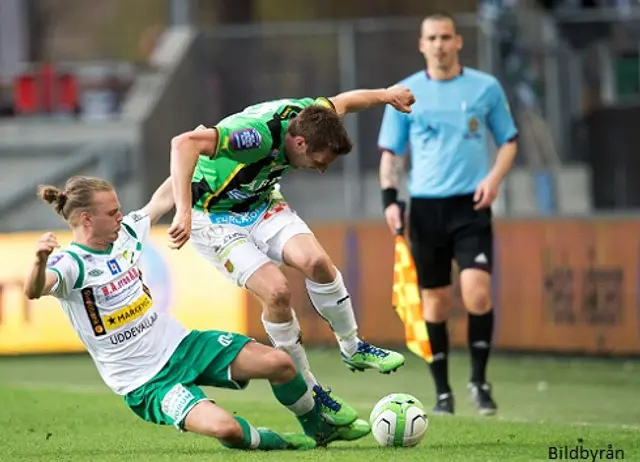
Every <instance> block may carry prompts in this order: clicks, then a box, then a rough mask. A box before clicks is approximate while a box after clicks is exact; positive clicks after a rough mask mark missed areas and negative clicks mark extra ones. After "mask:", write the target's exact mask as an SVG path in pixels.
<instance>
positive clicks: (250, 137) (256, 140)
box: [229, 128, 262, 151]
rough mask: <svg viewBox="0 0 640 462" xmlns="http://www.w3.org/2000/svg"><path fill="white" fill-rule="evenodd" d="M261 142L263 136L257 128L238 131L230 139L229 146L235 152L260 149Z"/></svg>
mask: <svg viewBox="0 0 640 462" xmlns="http://www.w3.org/2000/svg"><path fill="white" fill-rule="evenodd" d="M261 142H262V135H260V132H259V131H258V130H256V129H255V128H245V129H243V130H237V131H235V132H233V133H231V136H230V137H229V144H230V146H231V149H233V150H234V151H243V150H246V149H256V148H259V147H260V143H261Z"/></svg>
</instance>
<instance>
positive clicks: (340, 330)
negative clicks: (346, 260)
mask: <svg viewBox="0 0 640 462" xmlns="http://www.w3.org/2000/svg"><path fill="white" fill-rule="evenodd" d="M336 273H337V276H336V279H335V280H334V281H333V282H330V283H329V284H318V283H316V282H313V281H311V280H310V279H307V280H306V286H307V292H308V294H309V298H310V299H311V303H312V304H313V306H314V307H315V309H316V310H317V311H318V313H319V314H320V316H322V317H323V318H324V319H325V320H326V321H327V322H328V323H329V325H330V326H331V329H332V330H333V332H334V333H335V336H336V338H337V339H338V343H339V344H340V349H341V350H342V352H343V353H344V354H345V355H346V356H347V357H350V356H352V355H353V354H354V353H355V352H356V350H357V349H358V342H359V339H358V326H357V324H356V318H355V315H354V313H353V307H352V305H351V297H350V296H349V292H347V288H346V287H345V285H344V281H343V279H342V274H340V271H338V270H337V268H336Z"/></svg>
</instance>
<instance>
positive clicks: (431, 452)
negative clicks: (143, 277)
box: [0, 349, 640, 462]
mask: <svg viewBox="0 0 640 462" xmlns="http://www.w3.org/2000/svg"><path fill="white" fill-rule="evenodd" d="M309 356H310V361H311V364H312V368H313V370H314V372H315V373H316V375H317V376H318V377H319V379H321V380H322V381H323V382H324V383H325V384H326V385H328V386H331V387H332V388H333V390H334V391H335V392H336V393H337V394H338V395H339V396H341V397H343V398H344V399H346V400H347V401H349V402H350V403H351V404H352V405H353V406H354V407H356V408H357V409H358V410H359V411H360V412H361V416H362V417H364V418H368V415H369V412H370V411H371V409H372V407H373V406H374V404H375V403H376V402H377V400H378V399H380V398H382V397H383V396H385V395H387V394H389V393H393V392H406V393H411V394H413V395H415V396H416V397H417V398H418V399H420V400H422V402H423V403H424V404H425V406H426V407H427V410H429V409H430V408H431V407H432V405H433V392H432V386H431V379H430V377H429V375H428V371H427V368H426V365H425V364H424V363H423V362H421V361H420V360H419V359H418V358H416V357H415V356H413V355H411V354H410V353H407V364H406V366H405V367H403V368H402V369H400V370H399V371H398V373H396V374H393V375H391V376H384V375H380V374H377V373H374V372H367V373H357V374H354V373H351V372H350V371H348V370H347V369H346V368H345V367H344V366H343V365H342V363H341V362H340V360H339V357H338V351H337V349H336V350H315V351H311V352H310V354H309ZM450 363H451V377H452V381H453V385H454V391H455V393H456V398H457V410H458V413H457V415H456V416H455V417H432V416H429V428H428V430H427V434H426V437H425V439H424V441H423V442H422V443H421V444H420V445H419V446H417V447H415V448H408V449H402V448H400V449H390V448H379V447H378V446H377V445H376V443H375V441H374V439H373V437H372V436H368V437H366V438H364V439H362V440H360V441H356V442H353V443H337V444H332V445H330V446H329V447H328V448H320V449H316V450H313V451H307V452H271V453H264V452H236V451H231V450H228V449H225V448H223V447H222V446H220V445H219V444H218V443H217V442H216V441H214V440H211V439H207V438H203V437H199V436H197V435H191V434H181V433H179V432H178V431H176V430H175V429H173V428H170V427H159V426H154V425H151V424H148V423H145V422H143V421H142V420H140V419H139V418H138V417H136V416H135V415H134V414H133V413H132V412H130V411H129V410H128V409H127V407H126V406H125V404H124V402H123V400H122V399H121V398H120V397H118V396H116V395H114V394H112V393H111V392H110V391H109V390H108V389H107V388H106V387H105V386H104V385H103V384H102V382H101V380H100V378H99V377H98V375H97V372H96V371H95V369H94V367H93V364H92V363H91V361H90V359H89V357H88V356H84V355H78V356H53V357H22V358H21V357H12V358H0V460H2V461H7V462H9V461H10V462H13V461H47V462H49V461H78V462H80V461H82V462H86V461H92V462H93V461H96V462H97V461H118V462H129V461H145V462H149V461H216V460H219V461H225V462H227V461H228V462H233V461H240V460H242V461H245V460H246V461H254V460H255V461H258V460H259V461H261V462H267V461H272V460H273V461H276V460H277V461H279V462H284V461H288V460H292V461H293V460H295V461H297V462H304V461H321V460H322V461H345V462H351V461H353V462H356V461H358V462H362V461H371V462H373V461H374V460H375V461H377V460H380V461H385V462H386V461H416V462H417V461H465V462H470V461H484V462H487V461H507V460H509V461H511V460H518V461H534V460H554V459H550V454H549V447H552V446H553V447H565V446H567V447H568V448H572V447H575V446H576V445H577V444H578V440H579V439H580V440H582V446H583V447H584V448H585V449H588V450H595V451H599V450H601V449H602V450H606V449H608V448H609V447H611V448H612V449H613V450H618V457H620V455H622V453H621V452H620V451H623V452H624V460H640V399H639V396H640V395H639V392H640V361H612V360H609V361H607V360H584V359H549V358H534V357H519V358H516V357H506V356H505V357H499V356H494V358H493V359H492V362H491V364H490V379H491V381H492V383H493V385H494V394H495V396H496V400H497V401H498V405H499V406H500V409H499V414H498V416H495V417H480V416H477V415H476V414H475V412H474V410H473V408H472V406H471V404H470V403H469V401H468V398H467V394H466V380H467V378H468V377H467V374H468V364H469V363H468V359H467V356H466V354H455V355H453V356H452V359H451V361H450ZM206 392H207V393H208V394H209V396H211V397H214V398H215V399H216V400H217V402H218V403H219V404H220V405H222V406H224V407H225V408H226V409H228V410H230V411H231V412H235V413H238V414H239V415H241V416H243V417H245V418H247V419H249V420H250V421H251V422H252V423H253V424H254V425H258V426H270V427H272V428H274V429H277V430H283V431H297V430H298V427H297V424H296V421H295V420H294V418H293V417H292V416H291V415H290V414H289V413H288V411H287V410H286V409H284V408H281V407H280V405H279V404H278V403H277V402H276V401H275V399H274V398H273V396H272V394H271V391H270V389H269V387H268V385H267V384H266V382H265V383H263V382H258V381H256V382H254V383H252V384H251V385H250V386H249V388H248V389H247V390H245V391H227V390H214V389H210V388H207V389H206ZM596 454H597V458H596V459H593V458H590V459H586V460H607V453H606V452H596ZM555 460H560V459H555ZM565 460H566V459H565ZM583 460H584V459H583ZM619 460H620V459H619Z"/></svg>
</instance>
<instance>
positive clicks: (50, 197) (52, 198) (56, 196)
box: [38, 185, 68, 219]
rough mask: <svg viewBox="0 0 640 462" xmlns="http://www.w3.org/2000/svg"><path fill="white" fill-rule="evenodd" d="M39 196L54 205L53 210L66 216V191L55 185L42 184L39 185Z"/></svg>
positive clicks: (63, 216)
mask: <svg viewBox="0 0 640 462" xmlns="http://www.w3.org/2000/svg"><path fill="white" fill-rule="evenodd" d="M38 197H39V198H40V199H42V200H43V201H45V202H46V203H47V204H50V205H52V206H53V210H55V212H56V213H57V214H58V215H60V216H62V218H65V219H66V217H65V215H64V206H65V205H66V204H67V200H68V197H67V195H66V194H65V193H64V191H61V190H59V189H58V188H56V187H55V186H50V185H40V186H39V187H38Z"/></svg>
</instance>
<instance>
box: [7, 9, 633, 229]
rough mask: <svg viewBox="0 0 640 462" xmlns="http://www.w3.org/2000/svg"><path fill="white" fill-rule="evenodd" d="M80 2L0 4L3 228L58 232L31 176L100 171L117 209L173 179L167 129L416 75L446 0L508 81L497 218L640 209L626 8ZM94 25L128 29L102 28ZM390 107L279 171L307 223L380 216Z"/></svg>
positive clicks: (483, 59)
mask: <svg viewBox="0 0 640 462" xmlns="http://www.w3.org/2000/svg"><path fill="white" fill-rule="evenodd" d="M67 3H68V2H67ZM71 3H73V5H74V9H73V13H69V14H67V13H68V12H69V11H71V10H69V9H68V5H67V9H62V10H60V8H61V7H60V6H59V5H60V3H58V2H55V1H53V0H46V1H42V2H33V1H31V2H20V1H19V0H3V2H1V3H0V31H1V32H0V89H1V90H2V91H1V92H0V102H1V104H0V105H1V107H2V110H1V111H0V114H2V116H1V117H0V158H1V159H2V160H1V162H2V168H1V169H0V218H1V220H0V230H1V231H8V230H21V229H35V228H45V227H51V226H59V225H60V223H59V221H58V220H57V218H56V217H55V216H52V214H50V213H41V214H40V213H37V214H36V215H35V218H34V212H40V211H44V209H43V208H42V207H43V206H42V205H39V204H38V203H37V202H36V201H35V198H34V191H35V186H36V185H37V184H39V183H42V182H44V181H48V182H54V183H60V182H61V181H62V180H63V179H64V178H66V177H67V176H69V174H70V173H93V174H98V175H101V176H105V177H107V178H108V179H109V180H111V181H113V182H114V183H116V184H117V185H118V186H119V187H120V191H121V196H122V198H121V199H122V202H123V205H124V207H125V208H132V207H136V206H138V205H140V204H141V203H142V202H143V201H144V200H145V199H146V198H147V197H148V196H149V195H150V194H151V193H152V191H153V190H154V189H155V187H156V186H157V185H158V184H159V183H160V182H161V181H162V180H163V179H164V178H165V177H166V175H167V174H168V169H169V141H170V138H171V137H172V136H173V135H175V134H177V133H179V132H180V131H182V130H185V129H188V128H191V127H195V126H196V125H198V124H199V123H205V124H214V123H215V122H216V121H217V120H218V119H220V118H221V117H223V116H224V115H226V114H229V113H232V112H235V111H238V110H240V109H242V108H243V107H245V106H246V105H248V104H251V103H253V102H257V101H261V100H266V99H272V98H279V97H285V96H302V95H331V94H335V93H337V92H339V91H341V90H347V89H351V88H356V87H380V86H387V85H390V84H392V83H394V82H396V81H397V80H399V79H401V78H402V77H404V76H406V75H408V74H410V73H412V72H414V71H415V70H417V69H420V68H421V67H423V61H422V57H421V56H420V54H419V53H418V52H417V50H416V46H417V36H418V30H419V24H420V21H421V19H422V17H423V16H424V15H425V14H427V13H429V12H430V11H434V10H436V9H437V8H439V7H443V6H447V7H448V8H449V10H452V11H453V12H454V13H455V14H456V16H457V18H458V21H459V27H460V32H461V33H462V34H463V36H464V38H465V48H464V50H463V53H462V59H463V62H464V63H465V64H468V65H470V66H475V67H478V68H480V69H484V70H486V71H489V72H492V73H494V74H495V75H497V76H498V77H499V78H500V80H501V81H502V82H503V83H504V84H505V87H506V88H507V91H508V95H509V98H510V101H511V103H512V109H513V111H514V114H515V116H516V118H517V120H518V123H519V126H520V129H521V151H522V154H521V155H520V156H519V158H518V165H517V168H516V169H515V170H514V172H513V173H512V175H511V176H510V177H509V179H508V180H507V181H506V183H505V185H504V187H503V188H502V190H501V196H500V198H499V200H498V202H497V204H496V213H497V214H499V215H503V216H536V215H550V214H560V215H585V214H589V213H592V212H594V211H611V210H623V209H624V210H627V209H633V208H637V207H638V205H639V204H640V194H637V193H636V191H635V188H636V186H635V185H636V184H637V182H634V181H633V174H634V172H635V171H637V169H635V168H634V167H635V158H637V156H636V155H635V152H634V151H633V146H635V145H637V144H636V143H635V133H636V132H637V130H635V124H634V123H633V121H634V120H635V117H636V115H635V111H637V110H638V109H637V108H638V106H637V98H638V95H639V94H640V62H639V58H638V57H639V54H638V49H639V47H638V42H637V38H638V35H637V32H638V30H640V29H638V27H637V25H638V22H637V19H638V18H640V15H639V14H638V11H637V10H636V9H634V8H631V7H627V9H626V10H624V11H623V10H621V9H620V7H619V6H618V7H614V8H612V7H608V8H593V7H592V8H585V7H588V6H589V5H587V4H586V3H584V4H582V3H580V2H577V3H576V2H549V1H547V2H544V1H540V2H538V1H534V0H527V1H521V2H508V1H493V0H485V1H483V2H480V6H479V7H478V5H477V4H476V2H472V1H460V2H452V3H450V4H448V5H445V4H446V3H447V2H442V1H437V2H433V5H432V7H430V8H429V9H428V10H426V9H425V8H424V6H423V4H422V3H421V2H418V1H411V0H406V1H397V2H376V3H372V2H364V1H353V2H348V4H347V3H344V4H343V3H342V2H337V1H332V2H320V1H309V2H305V3H304V5H302V4H300V5H298V6H296V7H295V8H294V7H291V6H290V3H287V2H282V1H279V0H273V1H272V2H270V3H268V6H267V2H266V1H265V0H262V1H258V0H255V1H242V2H240V1H237V2H226V1H221V2H198V1H193V0H192V1H184V2H157V1H153V0H144V1H141V2H136V5H135V6H132V3H131V2H125V1H120V0H118V1H114V2H107V3H109V4H108V5H107V4H100V6H95V5H94V4H91V6H87V3H86V2H80V1H71ZM232 3H233V4H232ZM328 3H331V7H332V8H329V7H328V6H327V4H328ZM452 6H454V7H455V8H453V9H452ZM56 8H57V9H56ZM63 13H64V14H63ZM363 18H366V19H363ZM621 18H624V20H622V19H621ZM311 19H313V20H311ZM99 20H102V21H106V22H107V23H109V24H110V26H109V27H111V29H110V30H113V28H114V27H117V28H118V29H117V30H121V31H122V35H121V36H119V37H115V36H113V34H108V33H106V32H105V30H107V29H108V28H107V27H106V26H99V25H98V24H100V22H99ZM34 25H39V29H38V31H37V33H35V32H33V26H34ZM75 26H78V27H75ZM596 26H597V27H596ZM8 44H11V45H8ZM14 44H18V46H14ZM25 63H28V65H26V64H25ZM381 112H382V110H381V109H376V110H371V111H367V112H364V113H361V114H358V115H352V116H349V117H348V118H347V124H348V127H349V130H350V132H351V134H352V136H353V138H354V141H355V145H356V148H355V150H354V153H353V154H352V155H350V156H348V157H347V158H345V159H344V160H343V161H341V162H339V163H338V164H337V165H335V166H334V167H332V169H331V170H330V172H329V173H327V174H325V175H324V176H320V175H317V174H313V173H299V174H295V175H291V176H290V177H288V178H286V179H285V180H284V181H283V191H284V192H285V194H286V195H287V196H288V197H289V198H290V200H291V202H292V205H293V206H294V207H295V208H297V209H298V210H299V211H300V213H301V215H303V216H304V217H305V218H307V219H309V220H312V221H313V220H319V221H320V220H321V221H327V220H329V221H330V220H342V219H345V218H350V219H362V218H364V219H379V218H381V212H380V205H379V197H378V196H379V194H378V191H377V190H378V180H377V168H378V159H379V156H378V151H377V147H376V144H375V143H376V137H377V130H378V126H379V121H380V117H381ZM611 159H616V160H615V162H611V161H610V160H611ZM613 184H615V187H611V186H610V185H613ZM336 204H340V206H336Z"/></svg>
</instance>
